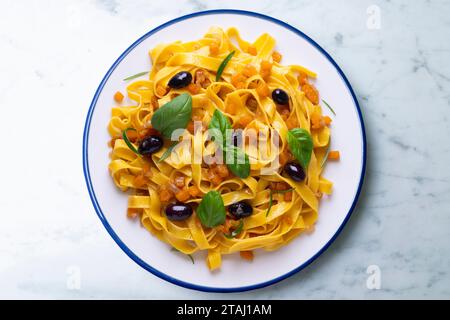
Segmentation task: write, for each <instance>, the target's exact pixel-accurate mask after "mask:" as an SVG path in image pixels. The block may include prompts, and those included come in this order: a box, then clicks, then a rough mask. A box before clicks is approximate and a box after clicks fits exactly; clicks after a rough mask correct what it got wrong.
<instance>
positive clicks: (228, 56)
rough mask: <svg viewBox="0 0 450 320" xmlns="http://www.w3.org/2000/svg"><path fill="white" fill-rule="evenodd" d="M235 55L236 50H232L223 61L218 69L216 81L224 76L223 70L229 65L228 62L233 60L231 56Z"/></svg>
mask: <svg viewBox="0 0 450 320" xmlns="http://www.w3.org/2000/svg"><path fill="white" fill-rule="evenodd" d="M233 55H234V51H232V52H231V53H230V54H228V55H227V56H226V57H225V59H223V61H222V63H221V64H220V66H219V69H217V73H216V81H219V80H220V77H221V76H222V73H223V70H225V67H226V66H227V64H228V62H229V61H230V60H231V58H232V57H233Z"/></svg>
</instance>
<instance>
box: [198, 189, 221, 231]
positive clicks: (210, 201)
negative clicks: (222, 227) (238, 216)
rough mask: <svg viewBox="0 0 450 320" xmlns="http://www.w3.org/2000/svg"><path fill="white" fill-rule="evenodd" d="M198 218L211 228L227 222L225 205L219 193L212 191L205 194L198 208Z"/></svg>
mask: <svg viewBox="0 0 450 320" xmlns="http://www.w3.org/2000/svg"><path fill="white" fill-rule="evenodd" d="M197 217H198V218H199V219H200V222H201V223H202V224H203V225H204V226H205V227H209V228H212V227H215V226H218V225H219V224H222V223H224V222H225V217H226V212H225V205H224V204H223V199H222V196H221V195H220V193H219V192H217V191H215V190H212V191H209V192H208V193H207V194H205V196H204V197H203V199H202V201H201V202H200V204H199V206H198V208H197Z"/></svg>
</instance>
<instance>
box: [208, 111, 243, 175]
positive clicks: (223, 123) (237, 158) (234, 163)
mask: <svg viewBox="0 0 450 320" xmlns="http://www.w3.org/2000/svg"><path fill="white" fill-rule="evenodd" d="M208 128H209V130H210V132H211V134H212V135H213V138H214V141H215V142H216V143H217V144H219V147H221V148H222V151H223V158H224V159H225V164H226V165H227V167H228V169H230V171H231V172H232V173H233V174H234V175H235V176H237V177H239V178H243V179H244V178H247V177H248V176H249V175H250V160H249V157H248V155H247V154H246V153H245V152H244V151H243V150H242V149H240V148H238V147H236V146H234V145H231V144H229V143H228V142H229V141H230V140H231V137H228V134H229V132H230V131H229V130H230V129H231V123H230V121H229V120H228V118H227V117H226V116H225V115H223V113H222V112H220V111H219V110H217V109H216V110H215V111H214V114H213V117H212V119H211V122H210V123H209V126H208Z"/></svg>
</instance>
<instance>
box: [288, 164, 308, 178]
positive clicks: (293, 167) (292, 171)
mask: <svg viewBox="0 0 450 320" xmlns="http://www.w3.org/2000/svg"><path fill="white" fill-rule="evenodd" d="M284 172H286V173H287V174H288V175H289V176H290V177H291V179H292V180H294V181H297V182H301V181H303V180H305V178H306V174H305V171H304V170H303V168H302V166H301V165H299V164H298V163H295V162H289V163H286V164H285V165H284Z"/></svg>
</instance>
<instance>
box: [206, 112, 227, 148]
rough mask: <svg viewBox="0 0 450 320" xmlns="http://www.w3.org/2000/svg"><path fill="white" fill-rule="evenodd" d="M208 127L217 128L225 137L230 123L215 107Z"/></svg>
mask: <svg viewBox="0 0 450 320" xmlns="http://www.w3.org/2000/svg"><path fill="white" fill-rule="evenodd" d="M208 129H217V130H219V131H220V132H221V133H222V137H225V136H226V135H227V130H231V123H230V120H228V118H227V117H226V116H225V115H224V114H223V113H222V112H220V111H219V110H217V109H216V110H215V111H214V114H213V117H212V118H211V122H210V123H209V126H208ZM224 140H225V139H224ZM224 142H225V141H224Z"/></svg>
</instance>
